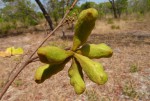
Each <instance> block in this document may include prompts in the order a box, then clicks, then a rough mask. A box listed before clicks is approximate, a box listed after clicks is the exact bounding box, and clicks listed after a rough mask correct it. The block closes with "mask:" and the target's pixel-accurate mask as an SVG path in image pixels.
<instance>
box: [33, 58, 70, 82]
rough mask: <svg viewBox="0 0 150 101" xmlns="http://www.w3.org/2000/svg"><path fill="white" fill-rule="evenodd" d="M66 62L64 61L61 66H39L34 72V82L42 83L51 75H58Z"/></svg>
mask: <svg viewBox="0 0 150 101" xmlns="http://www.w3.org/2000/svg"><path fill="white" fill-rule="evenodd" d="M67 61H68V60H65V61H64V62H63V63H61V64H46V65H44V66H40V67H38V68H37V70H36V72H35V76H34V78H35V82H36V83H42V82H44V81H45V80H46V79H48V78H50V77H51V76H52V75H54V74H56V73H58V72H59V71H61V70H63V68H64V66H65V64H66V63H67Z"/></svg>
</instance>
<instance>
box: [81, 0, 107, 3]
mask: <svg viewBox="0 0 150 101" xmlns="http://www.w3.org/2000/svg"><path fill="white" fill-rule="evenodd" d="M80 1H81V2H82V3H84V2H86V1H90V2H96V3H100V2H106V1H108V0H80Z"/></svg>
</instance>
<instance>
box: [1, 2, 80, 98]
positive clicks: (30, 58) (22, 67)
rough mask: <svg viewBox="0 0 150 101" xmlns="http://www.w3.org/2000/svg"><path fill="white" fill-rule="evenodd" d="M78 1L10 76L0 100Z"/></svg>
mask: <svg viewBox="0 0 150 101" xmlns="http://www.w3.org/2000/svg"><path fill="white" fill-rule="evenodd" d="M77 1H78V0H74V2H73V4H72V5H71V7H70V9H68V10H67V11H66V13H65V15H64V17H63V19H62V20H61V21H60V23H59V24H58V26H57V27H56V28H55V29H54V30H53V31H52V32H50V34H48V35H47V37H46V38H45V39H44V40H43V41H42V42H41V43H40V44H39V46H38V47H37V48H36V49H35V51H33V53H32V54H31V55H30V56H29V57H28V58H27V60H26V61H25V62H24V63H22V65H21V66H20V68H19V69H18V70H17V71H16V73H15V74H14V75H12V78H10V80H9V81H8V82H7V84H6V85H5V86H4V87H3V89H2V91H1V93H0V99H2V97H3V95H4V94H5V92H6V91H7V89H8V88H9V86H10V85H11V84H12V82H13V81H14V80H15V78H16V77H17V76H18V75H19V73H20V72H21V71H22V70H23V69H24V68H25V67H26V66H27V65H28V64H29V63H31V60H32V59H33V58H32V57H33V55H34V54H35V53H36V51H37V50H38V48H39V47H41V46H42V45H43V44H44V43H45V42H46V40H47V39H48V38H49V37H50V36H51V35H52V34H53V33H54V32H55V31H56V30H57V29H58V28H59V27H60V26H61V24H62V23H63V21H64V19H65V18H66V16H67V15H68V13H69V12H70V11H71V10H72V9H73V7H74V6H75V4H76V3H77Z"/></svg>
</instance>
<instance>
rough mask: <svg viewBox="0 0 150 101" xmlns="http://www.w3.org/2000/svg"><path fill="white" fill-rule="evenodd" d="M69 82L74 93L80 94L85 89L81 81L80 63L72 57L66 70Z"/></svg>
mask: <svg viewBox="0 0 150 101" xmlns="http://www.w3.org/2000/svg"><path fill="white" fill-rule="evenodd" d="M68 75H69V77H70V84H71V85H72V86H73V87H74V90H75V92H76V94H82V93H83V92H84V91H85V88H86V87H85V83H84V81H83V73H82V68H81V67H80V64H79V63H77V61H76V60H75V59H74V58H73V59H72V65H71V67H70V68H69V70H68Z"/></svg>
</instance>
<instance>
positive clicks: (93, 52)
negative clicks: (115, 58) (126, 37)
mask: <svg viewBox="0 0 150 101" xmlns="http://www.w3.org/2000/svg"><path fill="white" fill-rule="evenodd" d="M77 53H79V54H82V55H84V56H87V57H89V58H91V59H92V58H97V59H98V58H102V57H111V56H112V54H113V51H112V49H111V48H110V47H109V46H107V45H106V44H104V43H101V44H98V45H95V44H85V45H83V46H82V47H81V49H78V50H77Z"/></svg>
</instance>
